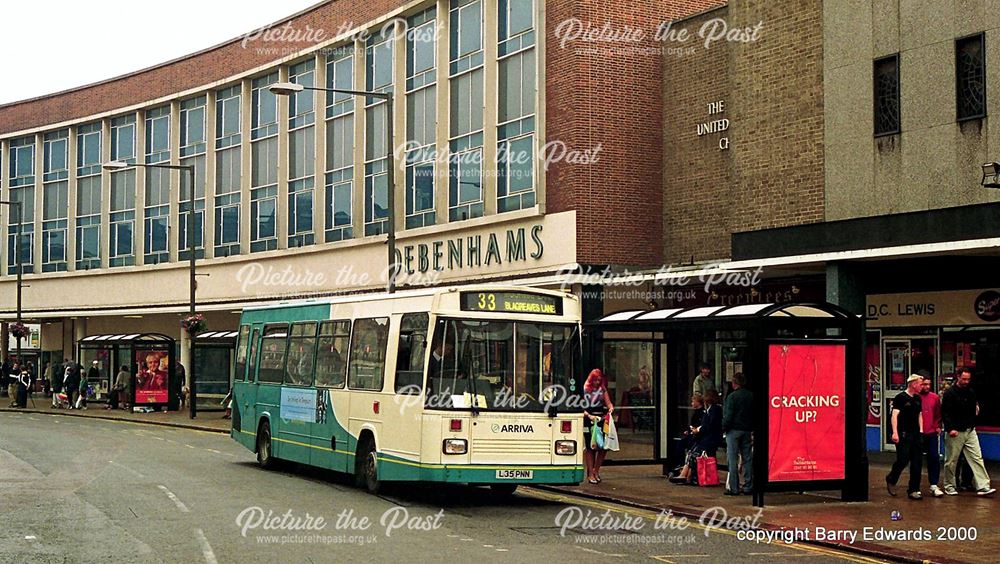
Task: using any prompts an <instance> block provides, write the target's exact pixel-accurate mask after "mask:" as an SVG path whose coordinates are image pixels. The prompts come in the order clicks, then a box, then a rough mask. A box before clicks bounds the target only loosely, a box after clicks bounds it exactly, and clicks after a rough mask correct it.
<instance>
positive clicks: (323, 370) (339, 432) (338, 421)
mask: <svg viewBox="0 0 1000 564" xmlns="http://www.w3.org/2000/svg"><path fill="white" fill-rule="evenodd" d="M350 338H351V322H350V321H324V322H322V323H320V326H319V337H318V338H317V341H316V367H315V370H314V373H315V381H314V383H315V386H316V410H317V411H316V421H315V423H313V424H312V426H311V427H312V431H311V432H310V434H311V435H312V439H311V440H312V445H313V447H315V448H312V449H310V453H309V463H310V464H312V465H313V466H319V467H322V468H329V469H330V470H335V471H337V472H347V471H348V462H349V461H350V462H353V460H354V458H353V457H352V456H350V455H349V454H348V453H351V454H353V452H354V451H353V450H352V449H353V446H354V445H353V444H352V443H351V440H350V435H349V433H348V431H347V425H348V417H347V415H348V413H347V410H348V405H349V404H350V401H349V400H350V398H349V396H348V392H347V390H346V389H345V384H346V382H347V346H348V343H349V341H350Z"/></svg>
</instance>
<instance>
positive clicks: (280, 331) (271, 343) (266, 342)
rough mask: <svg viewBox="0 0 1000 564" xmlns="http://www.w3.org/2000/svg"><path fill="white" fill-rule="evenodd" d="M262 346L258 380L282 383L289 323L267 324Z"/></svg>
mask: <svg viewBox="0 0 1000 564" xmlns="http://www.w3.org/2000/svg"><path fill="white" fill-rule="evenodd" d="M260 348H261V352H260V368H259V369H258V371H257V380H258V381H260V382H269V383H272V384H280V383H281V378H282V376H284V372H285V354H286V353H287V352H288V325H287V324H285V323H279V324H274V325H268V326H265V327H264V336H263V337H262V338H261V343H260Z"/></svg>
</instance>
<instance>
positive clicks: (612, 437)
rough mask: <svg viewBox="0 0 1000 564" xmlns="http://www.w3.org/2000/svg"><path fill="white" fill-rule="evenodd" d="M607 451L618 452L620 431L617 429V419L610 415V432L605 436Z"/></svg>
mask: <svg viewBox="0 0 1000 564" xmlns="http://www.w3.org/2000/svg"><path fill="white" fill-rule="evenodd" d="M604 449H605V450H613V451H617V450H618V429H616V428H615V418H614V417H612V416H611V415H608V432H607V433H606V434H605V436H604Z"/></svg>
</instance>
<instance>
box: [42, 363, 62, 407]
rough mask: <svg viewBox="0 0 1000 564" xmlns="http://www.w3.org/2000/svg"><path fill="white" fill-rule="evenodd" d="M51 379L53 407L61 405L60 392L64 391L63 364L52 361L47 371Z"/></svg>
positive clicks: (50, 388)
mask: <svg viewBox="0 0 1000 564" xmlns="http://www.w3.org/2000/svg"><path fill="white" fill-rule="evenodd" d="M46 376H47V377H48V379H49V390H50V391H51V392H52V407H58V406H59V393H60V392H62V383H63V368H62V365H61V364H58V363H55V362H53V363H51V364H50V366H49V370H48V372H47V373H46Z"/></svg>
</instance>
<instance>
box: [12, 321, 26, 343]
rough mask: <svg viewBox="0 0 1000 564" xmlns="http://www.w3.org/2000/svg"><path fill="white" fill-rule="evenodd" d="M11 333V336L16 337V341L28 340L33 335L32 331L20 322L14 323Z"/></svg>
mask: <svg viewBox="0 0 1000 564" xmlns="http://www.w3.org/2000/svg"><path fill="white" fill-rule="evenodd" d="M9 331H10V334H11V336H12V337H14V338H15V339H26V338H28V336H29V335H31V329H28V327H27V326H26V325H25V324H24V323H21V322H20V321H18V322H17V323H12V324H11V325H10V328H9Z"/></svg>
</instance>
